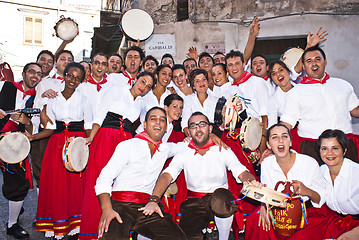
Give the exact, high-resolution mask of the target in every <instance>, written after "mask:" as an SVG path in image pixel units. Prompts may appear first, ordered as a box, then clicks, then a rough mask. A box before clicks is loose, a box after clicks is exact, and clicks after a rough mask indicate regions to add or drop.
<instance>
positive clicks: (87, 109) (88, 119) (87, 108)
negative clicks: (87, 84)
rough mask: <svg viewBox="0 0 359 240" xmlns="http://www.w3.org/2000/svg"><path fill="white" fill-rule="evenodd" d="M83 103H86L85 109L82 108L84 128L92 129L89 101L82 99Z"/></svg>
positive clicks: (91, 112) (85, 98)
mask: <svg viewBox="0 0 359 240" xmlns="http://www.w3.org/2000/svg"><path fill="white" fill-rule="evenodd" d="M83 99H84V101H86V104H85V107H84V121H85V124H84V128H85V130H86V129H92V118H93V115H92V114H93V111H92V106H91V103H90V100H89V99H88V98H87V97H84V98H83Z"/></svg>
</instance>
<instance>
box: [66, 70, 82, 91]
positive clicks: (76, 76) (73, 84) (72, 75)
mask: <svg viewBox="0 0 359 240" xmlns="http://www.w3.org/2000/svg"><path fill="white" fill-rule="evenodd" d="M81 79H82V71H81V70H80V69H78V68H76V67H72V68H70V69H69V71H68V72H67V73H66V74H65V88H67V89H70V90H75V89H76V88H77V87H78V86H79V85H80V83H81Z"/></svg>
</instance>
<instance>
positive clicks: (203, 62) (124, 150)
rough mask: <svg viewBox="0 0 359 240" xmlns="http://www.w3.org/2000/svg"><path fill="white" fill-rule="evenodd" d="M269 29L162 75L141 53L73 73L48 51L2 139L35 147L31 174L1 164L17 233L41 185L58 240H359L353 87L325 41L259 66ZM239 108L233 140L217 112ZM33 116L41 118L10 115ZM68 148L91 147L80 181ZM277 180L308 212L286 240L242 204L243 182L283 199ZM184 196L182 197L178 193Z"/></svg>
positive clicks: (46, 220) (6, 118)
mask: <svg viewBox="0 0 359 240" xmlns="http://www.w3.org/2000/svg"><path fill="white" fill-rule="evenodd" d="M259 29H260V25H259V19H257V18H255V20H254V21H253V23H252V26H251V29H250V34H249V37H248V42H247V46H246V49H245V51H244V53H242V52H240V51H237V50H231V51H228V53H226V54H225V53H216V54H215V55H214V56H211V55H210V54H208V53H205V52H204V53H201V54H198V53H197V50H196V49H195V48H193V47H191V48H190V49H189V52H188V57H189V58H187V59H185V60H184V61H183V64H177V63H175V61H174V59H173V57H172V56H171V55H170V54H165V55H164V56H163V57H162V59H161V61H160V62H158V60H157V59H156V58H154V57H153V56H145V54H144V52H143V51H142V49H141V48H140V47H139V46H136V45H134V46H131V47H129V48H128V49H127V51H126V52H125V54H124V56H123V58H122V57H121V56H120V55H118V54H113V55H111V56H110V57H108V56H106V55H105V54H103V53H96V54H94V55H93V56H92V59H91V63H88V62H85V61H83V62H81V63H77V62H74V57H73V55H72V53H71V51H68V50H63V49H62V50H60V51H58V52H57V53H56V54H55V55H53V54H52V53H51V52H50V51H48V50H44V51H41V52H40V53H39V55H38V57H37V60H36V62H31V63H28V64H26V65H25V67H24V69H23V72H22V79H21V80H20V81H16V82H13V83H12V82H7V81H0V132H1V133H8V132H16V131H17V132H22V133H24V134H25V135H26V136H27V138H28V139H29V140H30V141H31V152H30V161H29V158H26V159H25V160H23V161H21V162H20V163H17V164H9V163H6V162H3V161H0V164H1V165H0V166H1V169H2V172H3V178H4V183H3V188H2V191H3V195H4V196H5V198H6V199H7V200H9V216H8V221H7V226H6V227H7V229H6V230H7V234H8V235H11V236H13V237H15V238H17V239H24V238H28V237H29V234H28V233H27V232H26V231H25V230H24V229H23V228H22V227H21V226H20V225H19V221H20V220H21V218H20V220H19V217H20V215H21V213H22V212H23V208H22V205H23V201H24V199H25V197H26V195H27V192H28V190H29V188H30V187H31V185H32V177H33V178H34V179H35V180H36V189H37V193H38V204H37V215H36V222H35V223H36V230H37V231H43V232H45V237H49V238H50V237H52V238H54V239H61V238H63V237H64V236H65V235H69V236H70V237H69V239H83V240H87V239H98V238H101V239H130V237H131V234H132V233H133V232H135V233H136V234H138V236H137V239H203V231H204V230H205V229H206V228H207V227H208V226H210V224H211V223H213V222H214V225H215V228H216V229H217V230H218V235H219V239H220V240H223V239H228V237H229V235H230V232H231V229H232V231H233V234H234V236H235V238H238V236H239V232H241V231H243V230H244V232H245V239H308V238H311V239H318V240H319V239H326V238H328V239H331V238H332V239H341V240H344V239H352V240H354V239H359V185H358V184H357V183H356V181H355V180H356V178H355V173H356V171H358V170H359V164H358V151H357V147H356V145H355V142H356V139H357V138H356V136H355V135H354V134H353V129H352V124H351V117H359V99H358V97H357V96H356V95H355V93H354V90H353V87H352V86H351V85H350V84H349V83H348V82H347V81H345V80H342V79H339V78H333V77H330V76H329V74H328V73H326V72H325V68H326V63H327V60H326V55H325V53H324V51H323V50H322V49H321V48H320V47H318V44H319V43H320V42H322V41H324V40H325V39H326V36H327V34H326V31H322V29H321V28H319V29H318V30H317V31H316V32H315V33H314V34H311V33H309V34H308V37H307V46H306V49H305V51H304V53H303V54H302V56H301V57H300V60H299V61H298V63H297V65H295V66H294V67H292V68H288V66H287V65H286V64H285V63H283V62H282V61H280V60H278V61H275V62H273V63H271V64H270V65H268V64H267V61H266V59H265V57H264V56H261V55H257V56H251V55H252V51H253V48H254V42H255V37H256V36H257V35H258V33H259ZM248 62H249V65H250V69H248V71H247V70H246V65H247V63H248ZM302 71H303V73H302ZM301 74H302V75H304V77H303V78H300V79H301V80H300V81H298V80H297V77H298V76H299V75H301ZM233 96H235V97H236V98H238V99H239V101H237V104H236V105H235V106H233V109H234V110H235V111H234V114H236V116H237V117H236V119H237V118H238V121H236V122H234V123H232V124H234V125H233V126H232V127H231V128H230V129H229V127H228V125H227V124H226V123H225V121H224V118H223V119H222V118H220V119H218V118H217V119H216V117H215V116H216V114H217V115H218V112H219V113H221V114H222V115H224V114H225V112H226V109H225V108H224V109H223V110H222V109H218V108H217V107H216V106H217V105H218V102H219V99H220V98H221V97H224V98H225V99H227V101H228V100H229V98H230V97H233ZM24 108H40V109H41V114H40V116H32V117H31V116H27V115H26V114H23V113H18V112H15V113H6V111H9V110H14V109H24ZM221 114H220V116H222V115H221ZM248 118H253V119H255V118H256V119H259V120H260V122H261V127H262V132H261V135H262V137H261V139H260V144H259V146H258V148H257V149H256V150H252V151H251V150H249V149H247V148H245V147H243V146H242V144H243V143H242V141H240V140H239V139H238V138H239V135H240V129H241V125H242V123H243V122H244V120H246V119H248ZM70 137H83V138H85V140H86V143H87V144H88V145H89V158H88V164H87V167H86V169H85V170H83V171H81V172H71V171H69V170H68V169H66V168H65V166H64V160H63V147H64V145H65V144H66V143H67V140H68V139H69V138H70ZM259 160H260V161H259ZM259 166H260V167H259ZM31 172H32V175H31ZM280 181H283V182H290V185H291V186H292V189H293V192H294V195H298V196H300V197H301V201H302V204H300V213H301V214H302V215H301V216H303V219H304V220H305V221H304V224H302V226H299V225H300V224H298V226H297V225H295V227H294V229H292V230H293V231H294V230H295V231H294V232H293V231H292V233H291V234H289V235H283V234H282V233H281V232H280V231H278V229H279V227H278V225H277V224H280V222H281V220H279V217H278V218H271V216H272V215H273V214H272V213H273V212H274V210H273V209H272V207H271V206H270V205H268V204H265V203H259V202H256V201H254V200H252V199H248V198H246V197H245V195H243V194H241V190H242V188H243V183H248V184H250V185H251V186H254V187H256V188H259V189H261V188H263V187H268V188H270V189H274V188H276V185H278V184H277V183H278V182H280ZM174 183H177V188H178V191H176V192H175V193H167V192H166V190H167V189H168V187H169V186H171V185H173V184H174ZM288 184H289V183H288ZM285 189H286V188H285ZM285 189H284V190H285ZM243 190H245V189H243ZM278 190H279V191H282V190H283V189H278ZM284 190H283V191H284ZM290 194H291V195H290V198H291V200H293V199H292V193H290ZM164 195H165V196H164ZM294 195H293V196H294ZM163 196H164V197H163ZM302 209H303V211H302ZM282 211H284V210H282ZM284 215H285V214H284ZM280 219H281V218H280ZM288 223H289V222H288ZM284 228H285V227H284ZM132 235H133V234H132ZM133 236H134V235H133Z"/></svg>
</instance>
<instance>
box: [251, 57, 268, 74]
mask: <svg viewBox="0 0 359 240" xmlns="http://www.w3.org/2000/svg"><path fill="white" fill-rule="evenodd" d="M251 70H252V73H253V74H254V75H256V76H258V77H261V78H264V77H266V76H267V70H268V66H267V62H266V60H265V59H264V58H263V57H261V56H257V57H255V58H253V60H252V64H251Z"/></svg>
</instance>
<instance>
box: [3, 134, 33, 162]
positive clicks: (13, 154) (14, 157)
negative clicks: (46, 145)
mask: <svg viewBox="0 0 359 240" xmlns="http://www.w3.org/2000/svg"><path fill="white" fill-rule="evenodd" d="M29 152H30V141H29V139H28V138H27V137H26V136H25V135H24V134H22V133H19V132H12V133H4V134H2V135H1V136H0V159H1V160H2V161H4V162H6V163H11V164H15V163H19V162H21V161H22V160H24V159H25V158H26V157H27V155H29Z"/></svg>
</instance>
